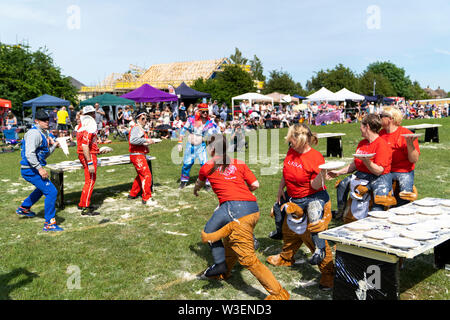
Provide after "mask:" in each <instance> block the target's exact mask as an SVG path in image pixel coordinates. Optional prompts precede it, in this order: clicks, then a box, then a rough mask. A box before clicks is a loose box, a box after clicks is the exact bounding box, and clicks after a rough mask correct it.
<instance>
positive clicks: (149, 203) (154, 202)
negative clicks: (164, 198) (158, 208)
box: [142, 198, 158, 207]
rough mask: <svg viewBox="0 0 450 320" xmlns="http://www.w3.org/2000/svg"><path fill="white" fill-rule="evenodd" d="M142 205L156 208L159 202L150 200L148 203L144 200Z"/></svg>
mask: <svg viewBox="0 0 450 320" xmlns="http://www.w3.org/2000/svg"><path fill="white" fill-rule="evenodd" d="M142 204H144V205H146V206H151V207H152V206H155V205H157V204H158V202H156V200H154V199H153V198H150V199H148V200H147V201H144V200H142Z"/></svg>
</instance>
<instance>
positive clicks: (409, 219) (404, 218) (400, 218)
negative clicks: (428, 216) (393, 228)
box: [389, 216, 418, 225]
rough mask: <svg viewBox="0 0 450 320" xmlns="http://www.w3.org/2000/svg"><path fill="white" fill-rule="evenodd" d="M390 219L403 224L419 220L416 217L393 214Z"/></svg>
mask: <svg viewBox="0 0 450 320" xmlns="http://www.w3.org/2000/svg"><path fill="white" fill-rule="evenodd" d="M389 221H390V222H392V223H395V224H403V225H407V224H414V223H417V222H418V220H417V219H416V218H414V217H409V216H392V217H389Z"/></svg>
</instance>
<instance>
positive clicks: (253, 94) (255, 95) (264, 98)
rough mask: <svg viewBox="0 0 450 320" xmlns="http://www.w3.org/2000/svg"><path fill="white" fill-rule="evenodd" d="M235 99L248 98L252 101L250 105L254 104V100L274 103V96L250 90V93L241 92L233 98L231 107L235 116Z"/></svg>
mask: <svg viewBox="0 0 450 320" xmlns="http://www.w3.org/2000/svg"><path fill="white" fill-rule="evenodd" d="M234 100H248V102H249V103H250V105H253V101H270V102H272V105H273V98H271V97H267V96H265V95H262V94H259V93H256V92H248V93H244V94H241V95H240V96H236V97H233V98H231V109H232V112H233V113H232V114H233V116H234Z"/></svg>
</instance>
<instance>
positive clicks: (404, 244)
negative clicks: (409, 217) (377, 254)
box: [383, 237, 420, 249]
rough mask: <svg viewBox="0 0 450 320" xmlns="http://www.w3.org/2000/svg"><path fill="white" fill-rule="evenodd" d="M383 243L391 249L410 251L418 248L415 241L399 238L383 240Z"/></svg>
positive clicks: (418, 244) (417, 243)
mask: <svg viewBox="0 0 450 320" xmlns="http://www.w3.org/2000/svg"><path fill="white" fill-rule="evenodd" d="M383 242H384V243H386V244H387V245H390V246H391V247H395V248H401V249H411V248H416V247H418V246H420V243H419V242H417V241H416V240H412V239H408V238H400V237H396V238H388V239H384V241H383Z"/></svg>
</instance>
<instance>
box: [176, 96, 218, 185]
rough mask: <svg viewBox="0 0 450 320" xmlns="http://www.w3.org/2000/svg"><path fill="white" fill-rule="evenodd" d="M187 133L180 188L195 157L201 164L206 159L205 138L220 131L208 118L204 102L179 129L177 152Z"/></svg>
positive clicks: (181, 147)
mask: <svg viewBox="0 0 450 320" xmlns="http://www.w3.org/2000/svg"><path fill="white" fill-rule="evenodd" d="M187 133H189V135H188V141H187V143H186V149H185V150H184V157H183V167H182V169H181V179H180V189H183V188H184V187H185V186H186V185H187V183H188V181H189V174H190V171H191V168H192V166H193V164H194V162H195V159H198V160H199V162H200V165H201V166H203V165H204V164H205V163H206V161H208V156H207V154H206V142H205V140H206V139H207V138H208V137H210V136H212V135H213V134H217V133H220V129H219V127H218V126H217V125H216V123H215V122H214V121H213V120H212V119H210V118H209V112H208V105H207V104H206V103H201V104H199V105H198V109H197V113H196V114H195V116H191V117H189V118H188V119H187V121H186V123H185V125H184V126H183V128H182V129H181V132H180V137H179V139H178V152H181V151H182V149H183V145H182V143H183V138H184V136H185V135H186V134H187ZM207 186H208V187H207V188H209V183H207Z"/></svg>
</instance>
